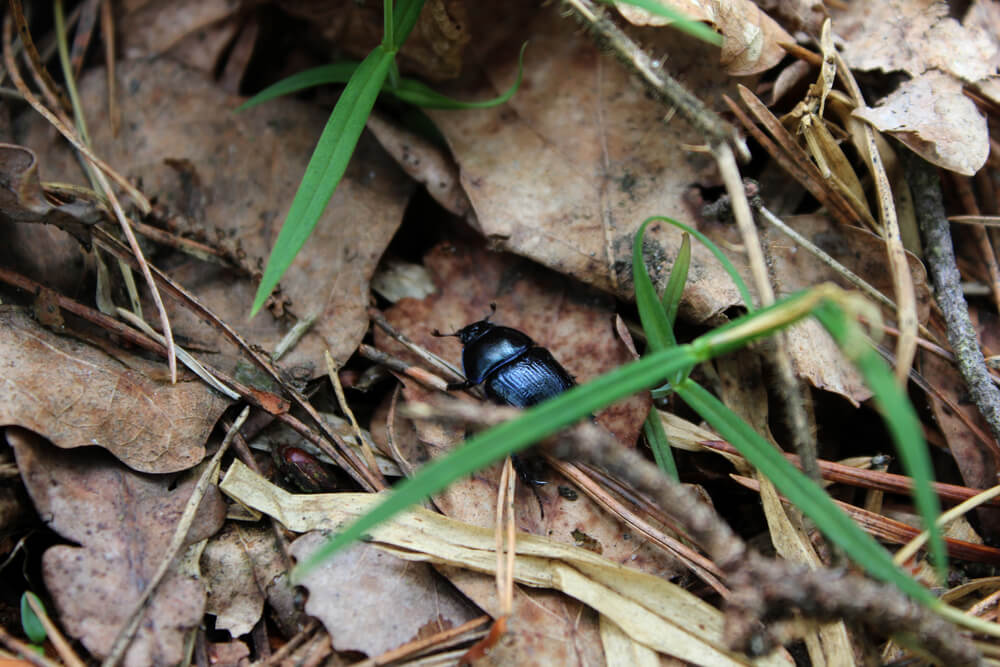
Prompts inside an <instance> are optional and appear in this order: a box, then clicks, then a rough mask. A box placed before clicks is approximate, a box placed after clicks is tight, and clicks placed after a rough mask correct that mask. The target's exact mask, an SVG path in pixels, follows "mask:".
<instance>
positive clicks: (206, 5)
mask: <svg viewBox="0 0 1000 667" xmlns="http://www.w3.org/2000/svg"><path fill="white" fill-rule="evenodd" d="M122 5H123V6H122V7H121V8H120V9H119V12H120V13H119V14H118V15H117V17H116V21H117V22H118V23H117V25H116V26H115V27H116V33H117V35H118V37H119V39H121V50H122V53H123V54H124V55H125V57H126V58H128V59H133V60H134V59H140V58H151V57H154V56H158V55H161V54H164V53H166V52H168V51H169V52H170V55H171V56H172V57H173V58H174V59H176V60H178V61H180V62H182V63H184V64H185V65H188V66H189V67H194V68H196V69H200V70H201V71H203V72H206V73H209V74H211V73H212V71H213V69H214V68H215V67H216V66H217V65H218V61H219V58H220V57H221V56H222V55H223V53H224V52H225V51H226V49H228V48H229V47H230V45H231V42H232V38H233V35H234V34H235V33H236V30H237V28H238V27H239V21H238V20H236V14H237V12H238V11H239V9H240V3H239V2H236V1H235V0H126V1H125V2H123V3H122Z"/></svg>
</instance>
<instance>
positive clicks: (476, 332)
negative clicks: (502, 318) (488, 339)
mask: <svg viewBox="0 0 1000 667" xmlns="http://www.w3.org/2000/svg"><path fill="white" fill-rule="evenodd" d="M496 312H497V305H496V304H495V303H491V304H490V314H489V315H487V316H486V317H484V318H483V319H481V320H479V321H478V322H473V323H472V324H469V325H467V326H464V327H462V328H461V329H459V330H458V331H456V332H454V333H441V332H440V331H438V330H437V329H435V330H434V331H432V332H431V333H432V334H433V335H435V336H438V337H444V336H454V337H455V338H457V339H458V340H460V341H462V345H466V344H467V343H470V342H472V341H474V340H476V339H477V338H479V337H480V336H482V335H483V334H485V333H486V332H487V331H489V330H490V329H492V328H493V327H494V326H496V325H495V324H493V323H492V322H490V318H491V317H493V314H494V313H496Z"/></svg>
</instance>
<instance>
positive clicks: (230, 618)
mask: <svg viewBox="0 0 1000 667" xmlns="http://www.w3.org/2000/svg"><path fill="white" fill-rule="evenodd" d="M274 539H275V538H274V533H273V532H272V531H271V530H270V529H268V528H266V527H265V526H245V525H241V524H238V523H229V524H227V525H226V527H225V528H224V529H223V530H222V531H220V532H219V533H218V534H217V535H215V536H213V537H212V539H210V540H209V542H208V544H207V545H206V546H205V551H204V552H203V553H202V557H201V570H202V573H203V575H204V579H205V582H206V584H207V585H208V601H207V603H206V605H205V611H206V612H207V613H209V614H213V615H215V619H216V620H215V627H216V628H218V629H220V630H228V631H229V634H230V635H232V636H233V637H238V636H240V635H244V634H246V633H248V632H250V630H252V629H253V626H254V624H255V623H256V622H257V621H258V620H260V617H261V613H262V612H263V611H264V601H265V599H266V598H267V588H268V587H269V586H270V585H271V583H272V582H273V581H274V578H275V577H277V576H278V575H279V574H280V573H282V572H283V571H284V570H285V567H284V564H283V563H282V561H281V557H280V552H279V551H278V547H277V546H276V545H275V543H274Z"/></svg>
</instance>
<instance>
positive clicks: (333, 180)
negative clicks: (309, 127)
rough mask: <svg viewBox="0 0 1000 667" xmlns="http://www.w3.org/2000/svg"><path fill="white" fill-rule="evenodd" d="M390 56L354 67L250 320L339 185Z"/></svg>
mask: <svg viewBox="0 0 1000 667" xmlns="http://www.w3.org/2000/svg"><path fill="white" fill-rule="evenodd" d="M392 59H393V56H392V54H391V53H390V52H388V51H386V50H385V48H383V47H382V46H377V47H375V49H374V50H373V51H372V52H371V53H370V54H368V57H367V58H365V59H364V61H363V62H362V63H361V64H360V65H359V66H358V69H357V70H356V71H355V73H354V76H352V77H351V80H350V81H349V82H348V84H347V87H346V88H344V92H343V93H342V94H341V96H340V99H339V100H338V101H337V106H336V107H335V108H334V110H333V113H332V114H330V120H328V121H327V123H326V127H325V128H323V134H322V135H321V136H320V138H319V142H318V143H317V144H316V150H315V151H314V152H313V155H312V157H311V158H310V159H309V165H308V166H307V167H306V173H305V175H304V176H303V177H302V183H301V184H300V185H299V190H298V192H296V193H295V199H294V200H293V201H292V207H291V209H290V210H289V212H288V216H287V217H286V218H285V222H284V224H283V225H282V227H281V231H280V232H279V233H278V238H277V240H276V241H275V243H274V248H273V249H272V250H271V256H270V257H269V258H268V260H267V266H266V268H265V269H264V275H263V277H262V278H261V281H260V285H259V286H258V288H257V295H256V296H255V297H254V302H253V307H252V308H251V309H250V315H251V316H253V315H255V314H256V313H257V312H258V311H259V310H260V308H261V306H263V305H264V301H266V300H267V297H268V296H269V295H270V294H271V290H273V289H274V288H275V286H276V285H277V284H278V280H280V279H281V276H282V275H284V273H285V270H286V269H288V267H289V266H290V265H291V263H292V260H293V259H294V258H295V255H296V254H298V252H299V250H300V249H301V248H302V246H303V245H304V244H305V242H306V239H308V238H309V234H311V233H312V230H313V228H314V227H315V226H316V223H317V222H318V221H319V218H320V216H321V215H323V210H324V209H325V208H326V205H327V203H328V202H329V201H330V198H331V197H332V196H333V192H334V190H336V188H337V185H338V184H339V183H340V179H341V177H342V176H343V175H344V171H345V170H346V169H347V163H348V162H349V161H350V159H351V155H352V154H353V153H354V147H355V146H356V145H357V143H358V139H359V138H360V137H361V131H362V130H363V129H364V127H365V121H366V120H367V119H368V115H369V114H370V113H371V110H372V107H373V106H374V105H375V98H376V97H378V91H379V90H380V89H381V88H382V84H383V82H384V81H385V77H386V75H387V74H388V72H389V65H391V64H392Z"/></svg>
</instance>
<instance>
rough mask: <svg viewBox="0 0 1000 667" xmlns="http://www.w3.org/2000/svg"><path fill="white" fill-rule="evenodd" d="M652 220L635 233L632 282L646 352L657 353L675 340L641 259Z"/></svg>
mask: <svg viewBox="0 0 1000 667" xmlns="http://www.w3.org/2000/svg"><path fill="white" fill-rule="evenodd" d="M653 220H654V218H649V219H647V220H646V221H645V222H643V223H642V225H641V226H640V227H639V231H637V232H636V233H635V242H634V243H633V244H632V281H633V283H634V284H635V305H636V306H637V307H638V308H639V320H640V321H641V322H642V330H643V331H644V332H645V333H646V346H647V350H648V351H650V352H657V351H659V350H664V349H666V348H668V347H674V346H675V345H677V339H676V338H675V337H674V328H673V326H672V325H671V323H670V321H669V320H668V319H667V314H666V313H665V312H664V310H663V306H662V305H661V304H660V297H658V296H657V295H656V288H655V287H654V286H653V281H652V280H651V279H650V277H649V273H648V272H647V271H646V263H645V260H643V257H642V237H643V235H644V234H645V233H646V226H647V225H649V223H650V222H652V221H653ZM671 275H672V274H671Z"/></svg>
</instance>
